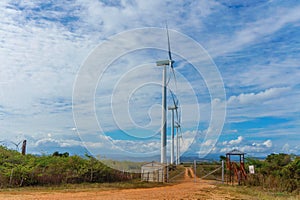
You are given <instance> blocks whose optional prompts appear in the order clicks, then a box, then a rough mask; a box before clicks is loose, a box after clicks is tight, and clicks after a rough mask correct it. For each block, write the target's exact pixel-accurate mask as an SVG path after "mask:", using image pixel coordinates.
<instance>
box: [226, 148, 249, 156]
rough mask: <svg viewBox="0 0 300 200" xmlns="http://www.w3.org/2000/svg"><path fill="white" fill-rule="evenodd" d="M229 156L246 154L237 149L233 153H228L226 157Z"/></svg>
mask: <svg viewBox="0 0 300 200" xmlns="http://www.w3.org/2000/svg"><path fill="white" fill-rule="evenodd" d="M228 154H229V155H244V154H245V153H244V152H242V151H239V150H237V149H233V150H232V151H230V152H228V153H226V155H228Z"/></svg>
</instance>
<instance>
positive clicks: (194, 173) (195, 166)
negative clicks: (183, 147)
mask: <svg viewBox="0 0 300 200" xmlns="http://www.w3.org/2000/svg"><path fill="white" fill-rule="evenodd" d="M196 168H197V166H196V160H194V182H195V183H196Z"/></svg>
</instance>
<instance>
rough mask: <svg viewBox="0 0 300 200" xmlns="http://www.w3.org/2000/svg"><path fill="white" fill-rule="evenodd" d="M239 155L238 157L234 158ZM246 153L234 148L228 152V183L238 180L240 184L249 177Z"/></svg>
mask: <svg viewBox="0 0 300 200" xmlns="http://www.w3.org/2000/svg"><path fill="white" fill-rule="evenodd" d="M234 157H235V158H236V157H238V159H234ZM244 158H245V153H243V152H241V151H239V150H237V149H233V150H232V151H230V152H228V153H226V167H227V170H228V171H227V183H232V184H233V183H234V181H235V180H237V182H238V184H239V185H240V184H241V182H242V181H245V180H246V179H247V174H246V171H245V165H244Z"/></svg>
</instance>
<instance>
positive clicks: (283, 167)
mask: <svg viewBox="0 0 300 200" xmlns="http://www.w3.org/2000/svg"><path fill="white" fill-rule="evenodd" d="M246 164H247V165H248V166H249V165H253V166H254V167H255V174H249V175H248V177H247V181H246V184H247V185H250V186H261V187H263V188H266V189H271V190H274V191H287V192H300V157H299V156H295V155H289V154H284V153H279V154H270V155H268V156H267V158H266V159H265V160H259V159H254V158H247V159H246Z"/></svg>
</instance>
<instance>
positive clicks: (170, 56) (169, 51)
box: [166, 23, 172, 67]
mask: <svg viewBox="0 0 300 200" xmlns="http://www.w3.org/2000/svg"><path fill="white" fill-rule="evenodd" d="M166 29H167V38H168V53H169V60H170V61H171V62H172V54H171V45H170V36H169V29H168V23H166ZM171 67H172V66H171Z"/></svg>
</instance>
